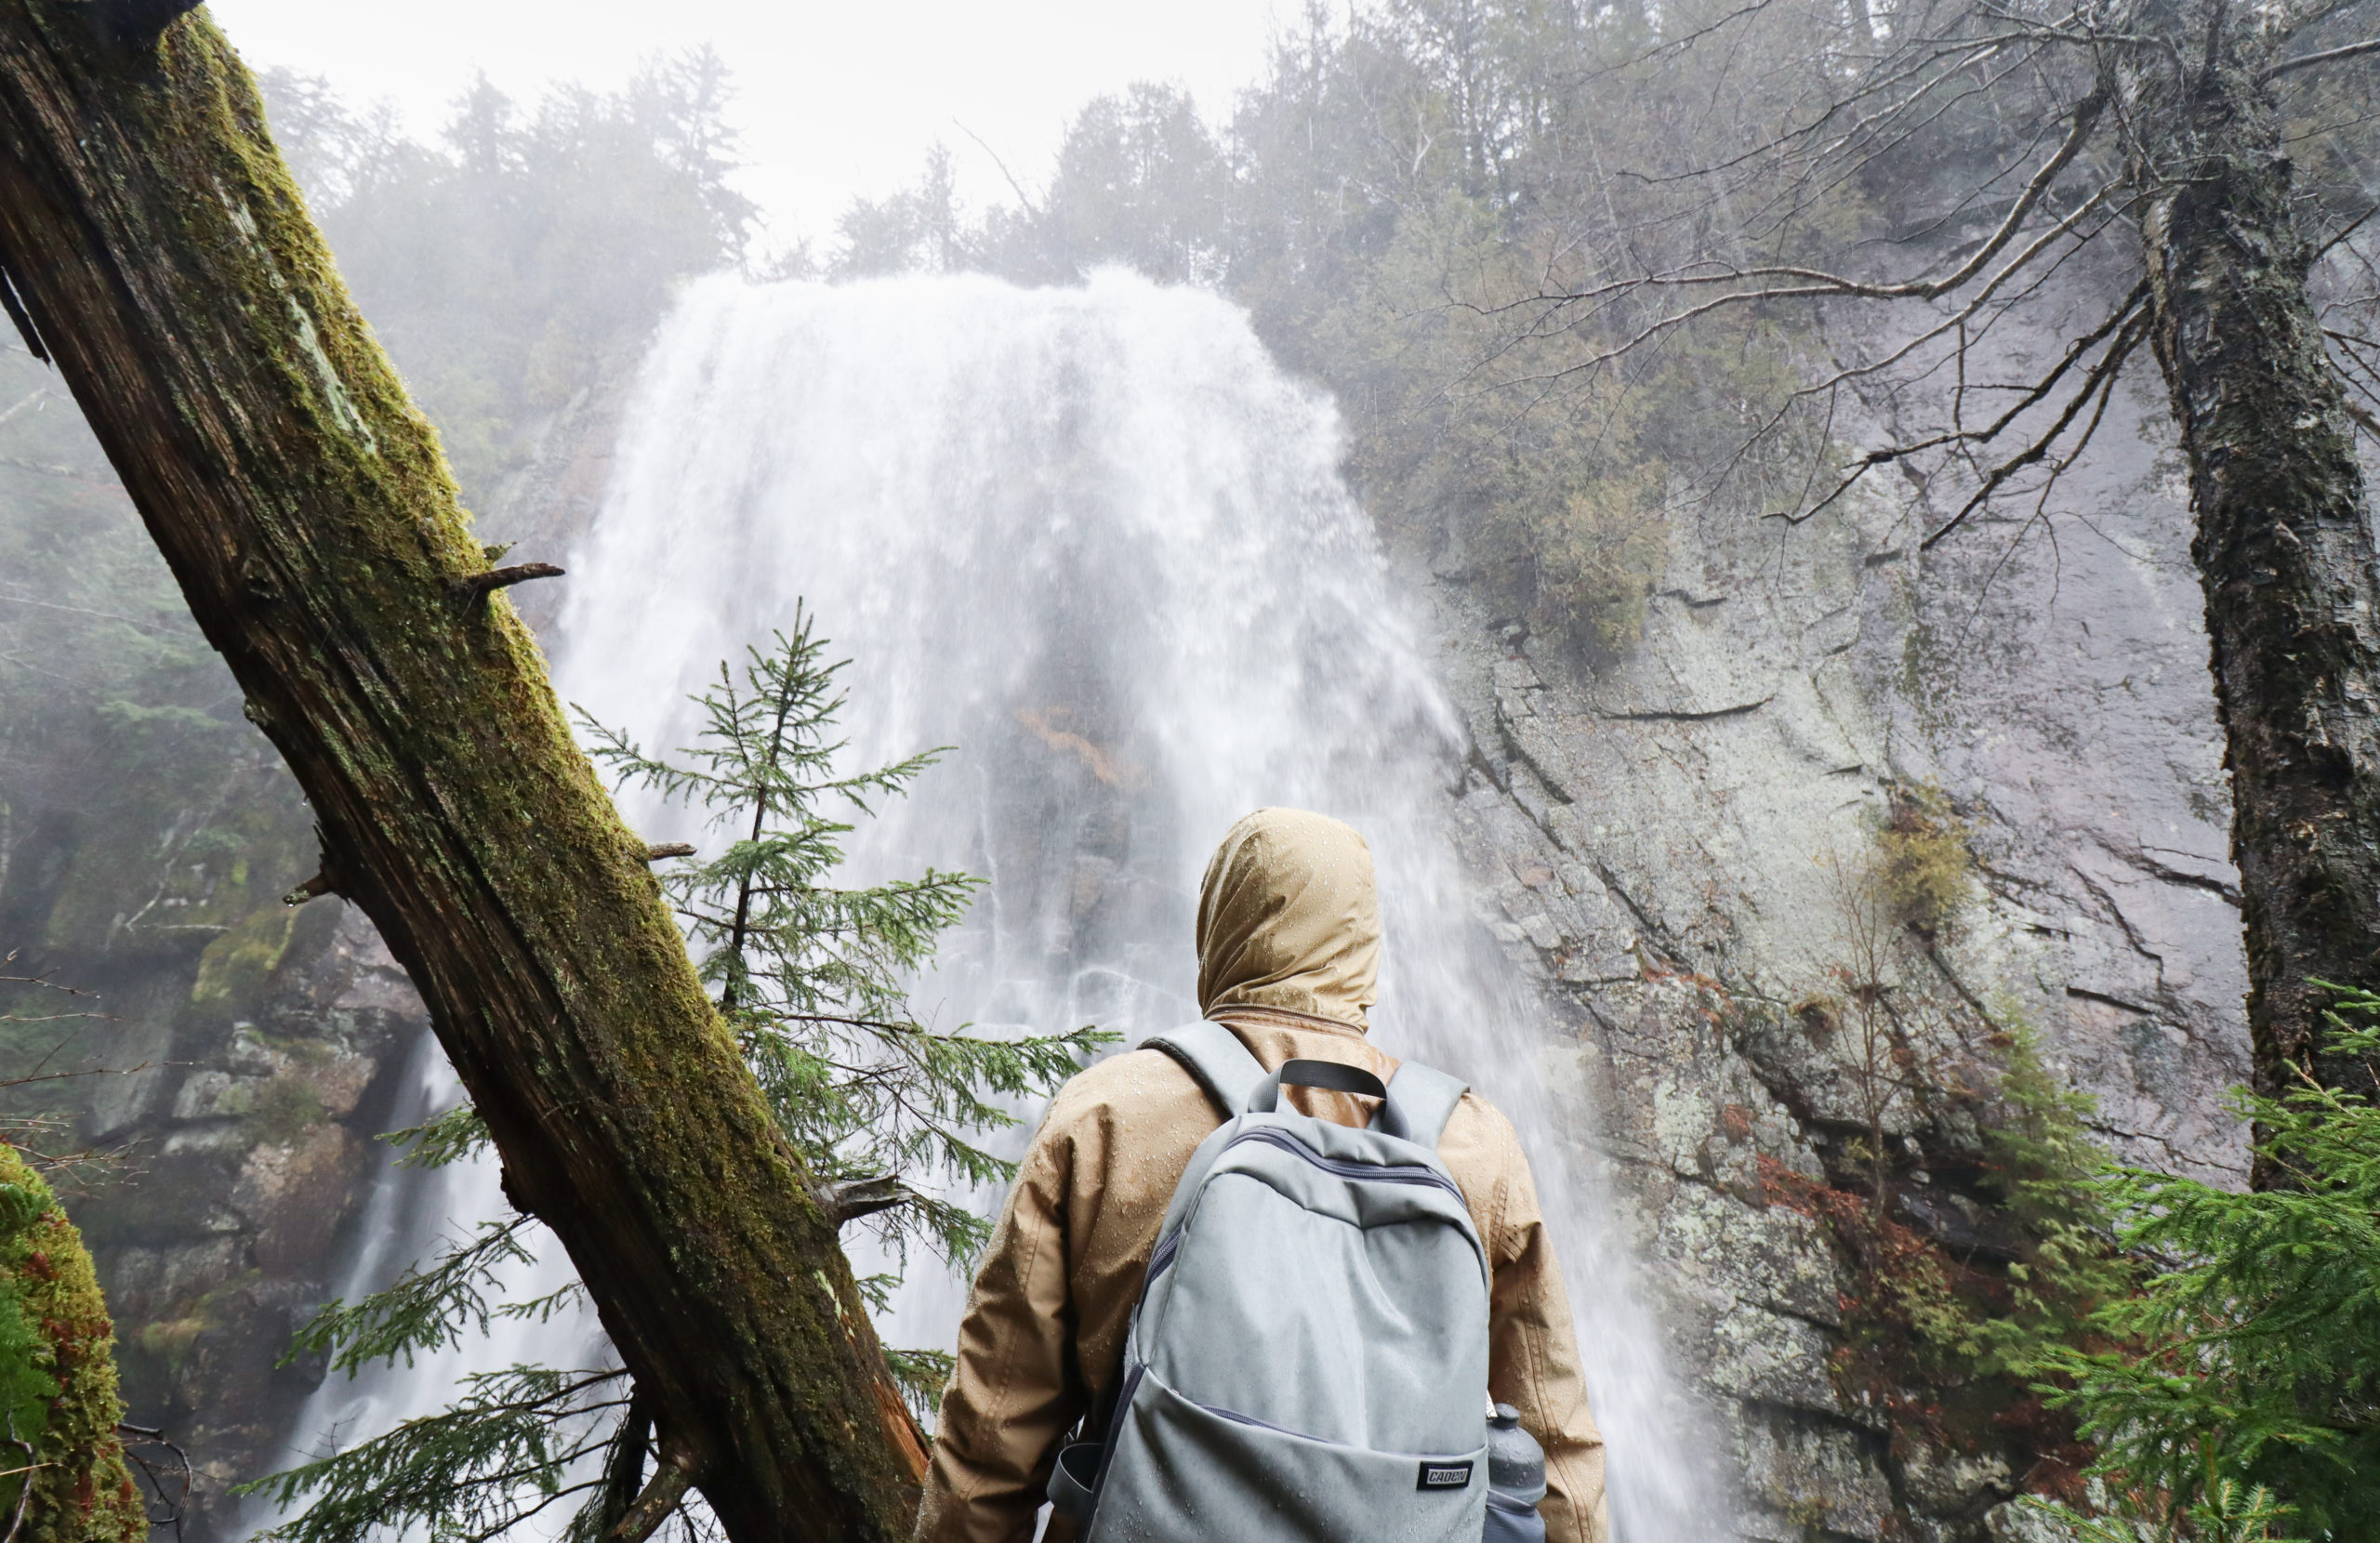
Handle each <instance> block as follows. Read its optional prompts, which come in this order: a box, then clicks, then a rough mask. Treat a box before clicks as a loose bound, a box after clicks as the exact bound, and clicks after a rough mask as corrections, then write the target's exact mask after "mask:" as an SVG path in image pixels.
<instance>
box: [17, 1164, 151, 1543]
mask: <svg viewBox="0 0 2380 1543" xmlns="http://www.w3.org/2000/svg"><path fill="white" fill-rule="evenodd" d="M114 1352H115V1327H114V1325H112V1324H111V1323H110V1322H109V1320H108V1313H107V1304H106V1303H105V1301H103V1300H102V1299H101V1298H100V1296H99V1279H98V1277H97V1276H96V1275H94V1274H93V1273H92V1270H91V1256H90V1255H89V1254H88V1253H87V1252H86V1251H85V1250H84V1247H83V1240H82V1236H81V1234H80V1233H77V1232H76V1231H75V1229H74V1224H73V1222H71V1221H69V1220H66V1213H65V1212H64V1211H63V1210H61V1209H59V1205H58V1199H57V1196H55V1195H54V1194H51V1193H50V1189H49V1186H48V1185H47V1184H45V1183H44V1182H42V1180H41V1176H40V1175H38V1174H36V1173H34V1172H33V1169H32V1168H31V1167H29V1166H27V1164H26V1163H25V1160H24V1158H23V1157H21V1156H20V1155H19V1154H18V1152H17V1150H16V1148H14V1147H12V1146H9V1145H7V1143H6V1142H0V1419H5V1421H6V1422H7V1430H8V1431H13V1432H14V1434H13V1436H12V1437H11V1438H9V1439H8V1440H7V1444H5V1445H0V1457H6V1458H13V1460H8V1461H6V1462H4V1463H0V1473H5V1476H0V1533H6V1532H9V1531H11V1530H12V1519H13V1518H15V1517H17V1516H19V1515H21V1516H22V1517H23V1527H22V1530H21V1531H15V1532H14V1536H15V1537H16V1538H17V1539H18V1543H137V1540H139V1539H141V1538H145V1537H147V1536H148V1535H149V1516H148V1512H147V1510H146V1509H145V1508H144V1507H143V1506H142V1505H141V1502H140V1497H139V1493H138V1492H137V1491H136V1490H135V1489H134V1487H133V1483H132V1474H131V1472H130V1470H128V1469H127V1468H126V1466H125V1460H124V1447H123V1444H122V1443H121V1442H120V1441H119V1440H118V1439H117V1436H116V1422H117V1421H118V1420H119V1419H121V1418H123V1415H124V1406H123V1405H122V1404H120V1403H119V1402H118V1401H117V1398H116V1391H115V1353H114ZM8 1470H13V1471H8ZM28 1471H29V1473H30V1477H28ZM27 1483H30V1484H31V1485H32V1492H31V1494H30V1495H28V1494H27V1493H26V1492H25V1488H24V1486H25V1484H27Z"/></svg>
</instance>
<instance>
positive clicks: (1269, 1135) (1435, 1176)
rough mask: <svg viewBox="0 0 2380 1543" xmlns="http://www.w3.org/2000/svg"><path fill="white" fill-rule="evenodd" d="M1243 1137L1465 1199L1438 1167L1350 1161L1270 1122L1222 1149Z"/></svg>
mask: <svg viewBox="0 0 2380 1543" xmlns="http://www.w3.org/2000/svg"><path fill="white" fill-rule="evenodd" d="M1242 1141H1265V1142H1268V1143H1270V1144H1271V1145H1274V1146H1277V1147H1280V1148H1282V1149H1284V1150H1285V1151H1289V1152H1293V1153H1295V1154H1298V1155H1299V1156H1300V1157H1302V1158H1304V1159H1305V1160H1306V1161H1307V1162H1309V1163H1311V1164H1313V1165H1314V1166H1315V1167H1318V1168H1320V1169H1322V1170H1323V1171H1324V1172H1325V1173H1331V1174H1336V1175H1337V1176H1339V1177H1340V1178H1342V1179H1355V1180H1367V1181H1372V1182H1378V1183H1382V1184H1424V1185H1428V1186H1430V1187H1431V1188H1434V1189H1441V1190H1444V1191H1446V1192H1447V1193H1448V1194H1450V1195H1453V1196H1454V1197H1455V1198H1456V1199H1457V1200H1461V1199H1462V1191H1461V1190H1460V1189H1458V1188H1457V1187H1456V1186H1455V1183H1454V1181H1453V1180H1450V1179H1448V1178H1447V1177H1446V1176H1445V1175H1444V1174H1441V1173H1439V1172H1438V1171H1437V1170H1436V1169H1435V1168H1428V1167H1422V1166H1421V1164H1419V1163H1350V1162H1344V1161H1342V1160H1341V1159H1339V1158H1336V1157H1325V1156H1324V1155H1322V1154H1320V1153H1318V1152H1316V1151H1315V1150H1314V1149H1313V1148H1312V1147H1310V1146H1308V1145H1306V1144H1305V1143H1304V1142H1303V1141H1299V1140H1298V1139H1297V1138H1296V1137H1295V1136H1292V1135H1290V1134H1289V1132H1288V1131H1286V1130H1282V1129H1279V1128H1276V1127H1273V1126H1269V1125H1260V1126H1251V1127H1250V1128H1248V1129H1246V1130H1243V1131H1241V1132H1240V1133H1239V1134H1238V1135H1236V1136H1235V1137H1233V1138H1232V1139H1231V1141H1229V1142H1228V1143H1226V1144H1225V1145H1224V1147H1223V1151H1225V1152H1229V1151H1230V1150H1231V1149H1232V1148H1233V1147H1236V1146H1237V1145H1239V1144H1240V1143H1241V1142H1242ZM1464 1204H1466V1205H1468V1204H1469V1202H1467V1201H1465V1202H1464ZM1169 1262H1170V1261H1169Z"/></svg>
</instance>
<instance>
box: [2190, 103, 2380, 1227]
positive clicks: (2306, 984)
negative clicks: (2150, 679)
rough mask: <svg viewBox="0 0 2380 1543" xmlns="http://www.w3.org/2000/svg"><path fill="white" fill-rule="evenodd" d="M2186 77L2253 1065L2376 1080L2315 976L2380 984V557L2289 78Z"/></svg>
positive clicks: (2193, 458)
mask: <svg viewBox="0 0 2380 1543" xmlns="http://www.w3.org/2000/svg"><path fill="white" fill-rule="evenodd" d="M2187 91H2188V94H2187V96H2186V97H2185V99H2183V100H2182V101H2181V102H2179V103H2177V104H2176V109H2175V112H2174V115H2173V118H2172V122H2173V123H2174V124H2175V125H2176V129H2177V133H2176V135H2175V139H2176V140H2177V143H2176V145H2175V155H2174V156H2173V158H2172V159H2171V160H2170V161H2169V162H2168V163H2167V164H2166V165H2162V166H2160V167H2159V168H2157V170H2158V172H2159V174H2160V182H2161V184H2162V192H2160V194H2159V195H2158V196H2157V197H2156V198H2155V199H2154V200H2153V201H2152V203H2151V205H2150V208H2149V219H2148V221H2147V226H2146V232H2145V233H2146V236H2147V240H2148V248H2149V252H2148V256H2149V279H2150V287H2151V295H2152V304H2153V305H2154V306H2155V308H2156V311H2155V318H2154V319H2155V332H2154V334H2153V340H2154V344H2155V347H2156V350H2157V357H2158V361H2159V363H2160V364H2161V365H2162V367H2163V370H2164V376H2165V382H2166V386H2167V389H2168V391H2169V393H2170V395H2171V397H2172V401H2173V410H2174V415H2175V419H2176V421H2177V422H2178V423H2179V425H2180V427H2181V440H2182V445H2183V448H2184V449H2185V451H2186V452H2187V453H2188V457H2189V468H2190V493H2191V499H2192V504H2193V507H2194V508H2195V510H2196V513H2197V532H2196V534H2195V537H2194V539H2193V540H2192V543H2191V548H2190V550H2191V556H2192V557H2193V558H2194V559H2195V560H2196V562H2197V565H2198V570H2199V576H2200V581H2201V583H2202V587H2203V588H2204V591H2205V596H2206V630H2207V638H2208V640H2209V643H2210V645H2211V647H2212V651H2213V663H2214V672H2215V700H2216V703H2217V706H2218V709H2219V711H2220V713H2221V717H2222V722H2223V729H2224V735H2225V741H2226V745H2227V746H2228V749H2227V752H2226V756H2225V764H2226V766H2227V767H2228V769H2229V771H2230V773H2231V798H2232V811H2233V812H2232V834H2231V846H2232V860H2233V861H2234V862H2235V863H2237V864H2239V867H2240V878H2241V884H2240V892H2241V902H2242V905H2241V909H2242V918H2241V919H2242V921H2243V924H2244V927H2245V930H2246V935H2247V953H2248V981H2249V993H2248V1022H2249V1027H2250V1030H2251V1033H2252V1035H2253V1036H2254V1050H2255V1067H2256V1081H2257V1084H2258V1087H2259V1089H2260V1090H2261V1091H2264V1092H2267V1093H2279V1092H2281V1091H2282V1090H2283V1089H2284V1088H2287V1087H2289V1086H2293V1085H2294V1083H2295V1078H2296V1069H2298V1068H2301V1067H2302V1068H2306V1069H2308V1070H2311V1071H2312V1072H2313V1074H2314V1075H2316V1076H2318V1077H2320V1078H2321V1080H2322V1081H2323V1082H2325V1083H2327V1084H2329V1085H2331V1086H2333V1087H2336V1088H2346V1089H2349V1090H2352V1091H2356V1092H2360V1093H2365V1094H2370V1093H2372V1092H2373V1091H2374V1088H2373V1077H2372V1074H2371V1070H2370V1068H2368V1067H2367V1066H2365V1065H2363V1064H2362V1063H2361V1062H2346V1061H2341V1060H2338V1059H2335V1058H2330V1057H2325V1056H2322V1055H2321V1054H2320V1053H2319V1044H2320V1040H2321V1029H2322V1018H2321V1008H2322V995H2321V992H2320V990H2319V989H2318V988H2316V987H2314V986H2312V985H2311V984H2310V982H2313V981H2316V980H2326V981H2333V982H2336V983H2341V984H2347V985H2363V986H2371V985H2380V719H2375V716H2374V714H2375V708H2380V631H2375V627H2380V558H2375V553H2374V551H2373V536H2372V528H2371V524H2370V521H2368V519H2367V517H2366V511H2365V503H2364V485H2363V475H2362V470H2361V468H2360V465H2359V463H2358V461H2357V459H2356V454H2355V442H2354V429H2353V425H2352V422H2351V420H2350V418H2349V416H2348V415H2347V403H2346V400H2345V396H2344V393H2343V392H2342V390H2341V389H2340V385H2339V381H2338V377H2337V376H2336V374H2335V373H2334V369H2333V367H2332V365H2331V363H2330V361H2329V359H2328V357H2327V355H2326V353H2325V351H2324V349H2323V345H2322V334H2321V327H2320V325H2319V324H2318V322H2317V320H2316V316H2315V312H2314V307H2313V304H2312V301H2311V299H2310V297H2308V295H2307V271H2308V270H2309V269H2310V267H2311V265H2312V260H2313V256H2314V254H2313V252H2312V251H2311V249H2310V247H2309V244H2307V241H2306V240H2305V238H2304V237H2303V235H2302V234H2301V233H2300V232H2299V230H2298V228H2297V222H2296V218H2295V216H2294V212H2293V208H2292V204H2291V200H2290V166H2289V162H2288V160H2287V159H2286V157H2285V156H2284V155H2283V154H2282V152H2281V114H2280V112H2279V110H2278V107H2277V105H2276V103H2275V101H2274V99H2273V96H2272V92H2271V89H2270V87H2269V86H2267V85H2262V84H2259V83H2258V82H2257V81H2256V79H2255V78H2254V73H2253V72H2252V71H2251V70H2250V69H2249V68H2247V67H2246V66H2245V65H2244V64H2242V63H2241V61H2240V60H2239V59H2237V58H2218V59H2215V60H2214V61H2212V62H2211V63H2210V64H2209V66H2208V67H2207V68H2206V69H2205V70H2204V71H2203V73H2201V74H2200V75H2199V76H2198V77H2197V78H2196V79H2195V80H2193V81H2192V82H2191V83H2190V84H2189V86H2188V88H2187ZM2271 1177H2272V1176H2271V1175H2269V1174H2260V1175H2259V1181H2260V1182H2262V1181H2265V1180H2269V1179H2270V1178H2271Z"/></svg>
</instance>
